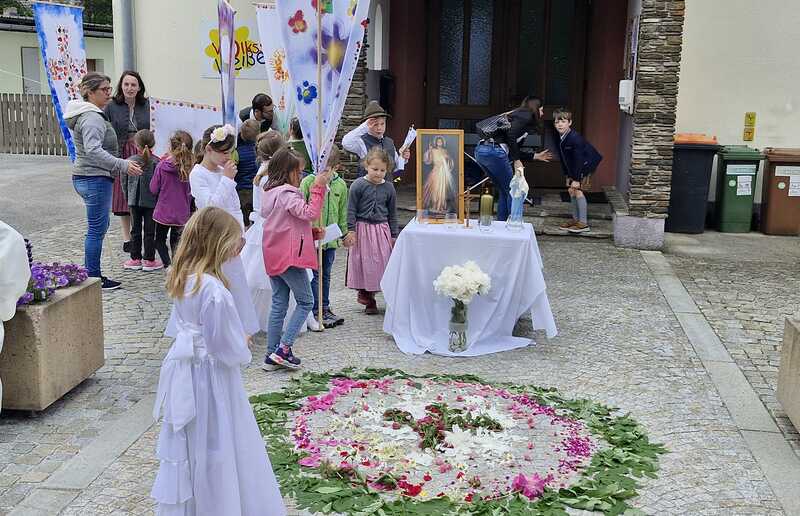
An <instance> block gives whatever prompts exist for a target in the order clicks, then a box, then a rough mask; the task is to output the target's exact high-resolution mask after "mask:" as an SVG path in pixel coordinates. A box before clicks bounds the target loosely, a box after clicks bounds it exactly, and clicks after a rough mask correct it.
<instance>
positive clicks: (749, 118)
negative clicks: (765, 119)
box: [744, 111, 756, 127]
mask: <svg viewBox="0 0 800 516" xmlns="http://www.w3.org/2000/svg"><path fill="white" fill-rule="evenodd" d="M744 126H745V127H755V126H756V113H755V111H748V112H747V113H745V114H744Z"/></svg>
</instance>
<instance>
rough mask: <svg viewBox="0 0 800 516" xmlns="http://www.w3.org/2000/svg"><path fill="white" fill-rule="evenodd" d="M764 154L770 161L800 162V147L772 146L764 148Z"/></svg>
mask: <svg viewBox="0 0 800 516" xmlns="http://www.w3.org/2000/svg"><path fill="white" fill-rule="evenodd" d="M764 155H766V156H767V159H768V160H770V161H771V162H773V163H774V162H786V163H800V149H787V148H782V149H781V148H774V147H767V148H766V149H764Z"/></svg>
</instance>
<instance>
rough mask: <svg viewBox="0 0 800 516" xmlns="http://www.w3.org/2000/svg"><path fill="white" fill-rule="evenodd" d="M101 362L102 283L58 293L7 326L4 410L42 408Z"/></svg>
mask: <svg viewBox="0 0 800 516" xmlns="http://www.w3.org/2000/svg"><path fill="white" fill-rule="evenodd" d="M104 363H105V357H104V354H103V304H102V298H101V291H100V280H99V279H97V278H89V279H88V280H86V281H84V282H83V283H81V284H80V285H77V286H74V287H69V288H63V289H59V290H56V291H55V293H54V294H53V296H52V297H51V298H50V300H48V301H47V302H46V303H42V304H36V305H28V306H24V307H21V308H19V309H18V310H17V313H16V315H14V317H13V318H12V319H11V320H10V321H8V322H7V323H6V325H5V343H4V345H3V351H2V353H0V378H2V381H3V405H2V406H3V409H14V410H44V409H45V408H47V407H48V406H50V405H51V404H52V403H53V402H54V401H56V400H57V399H59V398H60V397H62V396H63V395H64V394H66V393H67V392H69V391H70V390H71V389H73V388H74V387H75V386H76V385H78V384H79V383H81V382H82V381H83V380H85V379H86V378H88V377H89V376H91V375H92V374H93V373H94V372H95V371H97V370H98V369H100V367H102V366H103V364H104Z"/></svg>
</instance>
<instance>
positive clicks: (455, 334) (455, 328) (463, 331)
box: [448, 299, 467, 353]
mask: <svg viewBox="0 0 800 516" xmlns="http://www.w3.org/2000/svg"><path fill="white" fill-rule="evenodd" d="M448 328H449V330H450V344H449V346H448V349H449V350H450V352H451V353H462V352H464V351H466V350H467V305H465V304H464V303H463V302H462V301H459V300H458V299H453V308H452V309H451V310H450V322H449V323H448Z"/></svg>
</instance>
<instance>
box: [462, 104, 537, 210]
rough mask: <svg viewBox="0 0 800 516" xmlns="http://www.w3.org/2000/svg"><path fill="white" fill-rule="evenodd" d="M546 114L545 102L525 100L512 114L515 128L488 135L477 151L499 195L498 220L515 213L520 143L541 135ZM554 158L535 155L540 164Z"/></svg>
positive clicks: (477, 159)
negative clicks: (514, 188)
mask: <svg viewBox="0 0 800 516" xmlns="http://www.w3.org/2000/svg"><path fill="white" fill-rule="evenodd" d="M543 114H544V109H543V108H542V99H540V98H539V97H534V96H528V97H525V99H524V100H523V101H522V104H521V105H520V106H519V107H518V108H517V109H515V110H513V111H511V112H509V113H508V120H509V122H511V127H510V128H509V129H507V130H502V131H498V132H497V133H495V134H492V135H488V136H487V138H485V139H483V140H481V142H480V143H479V144H478V146H477V147H476V148H475V160H476V161H477V162H478V163H480V164H481V165H482V166H483V167H484V168H485V169H486V171H487V173H488V174H489V177H491V178H492V183H493V184H494V187H495V189H496V190H497V192H498V200H497V220H506V219H508V215H509V213H510V212H511V178H512V177H514V170H515V169H518V168H522V166H523V165H522V161H521V159H520V150H519V144H520V143H521V142H522V141H524V140H525V137H526V136H527V135H528V134H530V133H541V122H540V120H541V118H542V116H543ZM551 157H552V156H551V153H550V151H549V150H544V151H542V152H537V153H535V154H534V155H533V159H535V160H538V161H550V158H551ZM512 163H513V168H512Z"/></svg>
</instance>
